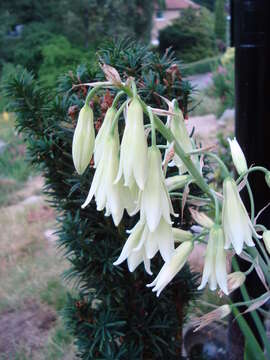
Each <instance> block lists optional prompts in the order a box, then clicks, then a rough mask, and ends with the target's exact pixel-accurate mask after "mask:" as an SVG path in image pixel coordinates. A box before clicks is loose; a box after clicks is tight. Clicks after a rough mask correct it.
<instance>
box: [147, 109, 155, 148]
mask: <svg viewBox="0 0 270 360" xmlns="http://www.w3.org/2000/svg"><path fill="white" fill-rule="evenodd" d="M147 112H148V116H149V119H150V122H151V141H152V146H156V145H157V138H156V127H155V122H154V116H153V112H152V109H151V108H150V106H147Z"/></svg>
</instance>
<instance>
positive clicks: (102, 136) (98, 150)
mask: <svg viewBox="0 0 270 360" xmlns="http://www.w3.org/2000/svg"><path fill="white" fill-rule="evenodd" d="M115 114H116V109H115V108H114V107H110V108H109V109H108V110H107V112H106V115H105V117H104V120H103V123H102V125H101V128H100V129H99V131H98V134H97V137H96V141H95V149H94V162H95V167H97V165H98V163H99V161H100V159H101V157H102V153H103V149H104V145H105V142H106V140H107V137H108V135H109V133H110V131H111V128H112V121H113V118H114V116H115ZM115 131H116V132H118V126H117V124H116V126H115ZM118 141H119V138H118Z"/></svg>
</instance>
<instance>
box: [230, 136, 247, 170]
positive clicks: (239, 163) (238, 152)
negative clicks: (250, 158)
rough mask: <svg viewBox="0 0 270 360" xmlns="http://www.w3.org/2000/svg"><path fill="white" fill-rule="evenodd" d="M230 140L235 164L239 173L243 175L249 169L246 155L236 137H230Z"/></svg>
mask: <svg viewBox="0 0 270 360" xmlns="http://www.w3.org/2000/svg"><path fill="white" fill-rule="evenodd" d="M228 141H229V144H230V148H231V154H232V159H233V163H234V166H235V167H236V170H237V172H238V174H239V175H241V174H243V173H245V172H246V171H247V169H248V168H247V161H246V158H245V155H244V153H243V151H242V149H241V147H240V145H239V144H238V142H237V140H236V138H234V139H233V140H231V139H228Z"/></svg>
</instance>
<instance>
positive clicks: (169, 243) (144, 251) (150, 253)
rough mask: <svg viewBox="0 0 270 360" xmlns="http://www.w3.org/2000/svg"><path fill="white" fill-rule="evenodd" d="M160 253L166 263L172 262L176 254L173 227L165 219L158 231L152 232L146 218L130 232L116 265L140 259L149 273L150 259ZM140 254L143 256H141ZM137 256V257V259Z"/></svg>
mask: <svg viewBox="0 0 270 360" xmlns="http://www.w3.org/2000/svg"><path fill="white" fill-rule="evenodd" d="M158 251H159V252H160V254H161V256H162V258H163V260H164V261H165V262H166V261H167V262H168V261H170V259H171V257H172V254H173V252H174V237H173V232H172V227H171V225H169V224H168V223H167V222H166V221H165V220H164V219H161V221H160V223H159V225H158V227H157V228H156V230H155V231H153V232H151V231H150V230H149V227H148V225H147V223H146V221H145V218H141V219H140V220H139V221H138V223H137V224H136V225H135V227H134V228H133V229H132V230H131V231H130V235H129V237H128V239H127V241H126V243H125V245H124V247H123V249H122V252H121V254H120V256H119V258H118V260H117V261H116V262H115V263H114V265H119V264H121V263H122V262H124V261H125V260H126V259H127V260H128V263H129V262H130V261H132V260H130V259H134V258H137V259H138V258H140V259H141V262H142V261H143V260H144V265H145V269H146V271H147V272H148V273H149V271H148V267H147V266H148V261H149V264H150V259H152V258H153V257H154V256H155V255H156V253H157V252H158ZM138 254H141V255H140V256H139V255H138ZM135 255H136V256H137V257H135ZM142 255H143V257H142ZM138 256H139V257H138ZM146 259H147V261H146ZM139 264H140V263H138V265H139ZM149 266H150V265H149ZM129 268H130V266H129ZM130 271H131V270H130Z"/></svg>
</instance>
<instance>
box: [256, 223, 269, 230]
mask: <svg viewBox="0 0 270 360" xmlns="http://www.w3.org/2000/svg"><path fill="white" fill-rule="evenodd" d="M254 227H255V229H256V228H259V229H261V231H267V228H266V227H265V226H264V225H262V224H256V225H255V226H254Z"/></svg>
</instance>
